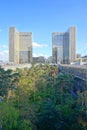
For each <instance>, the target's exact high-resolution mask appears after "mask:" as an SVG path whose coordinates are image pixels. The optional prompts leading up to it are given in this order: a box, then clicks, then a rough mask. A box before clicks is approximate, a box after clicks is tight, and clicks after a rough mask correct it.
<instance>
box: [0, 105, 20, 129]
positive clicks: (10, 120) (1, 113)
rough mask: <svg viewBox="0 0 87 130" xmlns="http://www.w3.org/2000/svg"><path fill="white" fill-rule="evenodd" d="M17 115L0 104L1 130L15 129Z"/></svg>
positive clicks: (10, 108)
mask: <svg viewBox="0 0 87 130" xmlns="http://www.w3.org/2000/svg"><path fill="white" fill-rule="evenodd" d="M18 117H19V113H18V110H16V109H15V108H14V107H12V106H9V104H7V103H1V104H0V124H1V125H2V128H3V130H12V129H14V128H16V127H17V125H18V124H17V123H18Z"/></svg>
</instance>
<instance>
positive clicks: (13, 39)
mask: <svg viewBox="0 0 87 130" xmlns="http://www.w3.org/2000/svg"><path fill="white" fill-rule="evenodd" d="M9 61H10V62H14V63H17V64H21V63H31V62H32V33H31V32H18V31H17V30H16V28H15V27H10V28H9Z"/></svg>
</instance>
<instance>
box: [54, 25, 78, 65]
mask: <svg viewBox="0 0 87 130" xmlns="http://www.w3.org/2000/svg"><path fill="white" fill-rule="evenodd" d="M75 37H76V31H75V27H70V29H69V30H68V31H67V32H64V33H62V32H54V33H52V57H53V62H54V63H58V62H61V63H64V64H69V63H70V62H73V61H74V60H75V57H76V38H75Z"/></svg>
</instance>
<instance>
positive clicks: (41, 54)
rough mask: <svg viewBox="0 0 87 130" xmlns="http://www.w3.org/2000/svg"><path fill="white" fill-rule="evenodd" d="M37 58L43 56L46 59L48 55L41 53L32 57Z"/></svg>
mask: <svg viewBox="0 0 87 130" xmlns="http://www.w3.org/2000/svg"><path fill="white" fill-rule="evenodd" d="M38 56H44V57H45V58H48V57H49V56H48V55H46V54H43V53H38V54H36V53H33V57H38Z"/></svg>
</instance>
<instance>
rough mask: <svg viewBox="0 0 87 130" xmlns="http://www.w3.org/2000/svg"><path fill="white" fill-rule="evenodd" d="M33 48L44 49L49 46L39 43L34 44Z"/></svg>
mask: <svg viewBox="0 0 87 130" xmlns="http://www.w3.org/2000/svg"><path fill="white" fill-rule="evenodd" d="M33 47H34V48H43V47H48V45H47V44H39V43H36V42H33Z"/></svg>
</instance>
